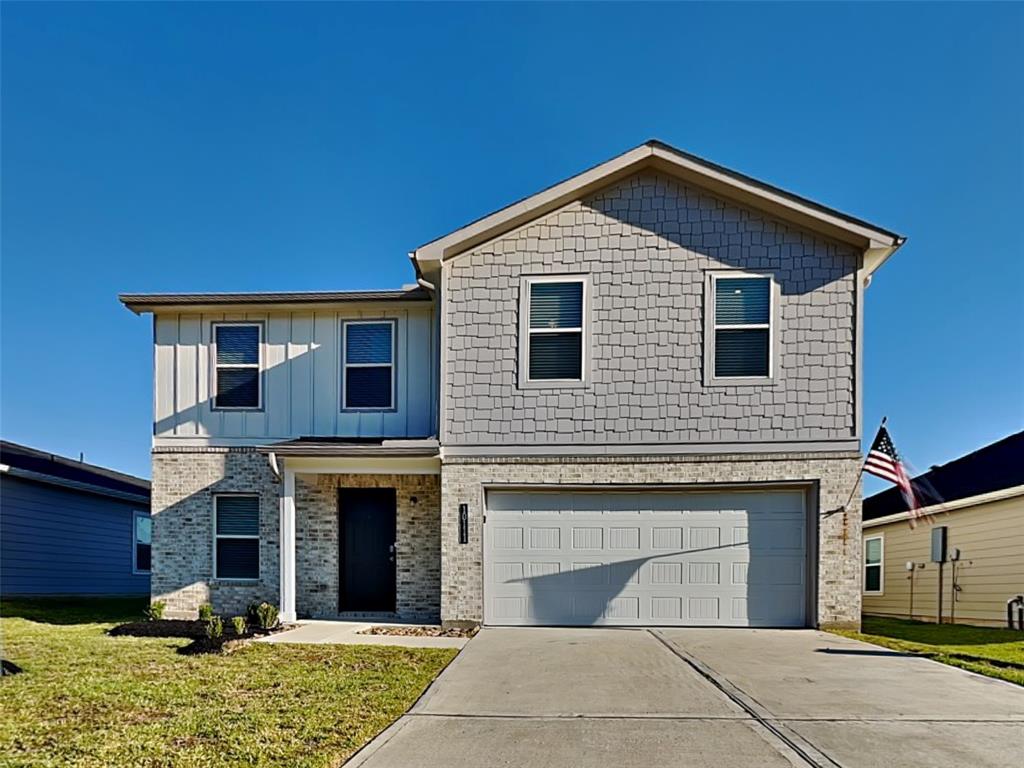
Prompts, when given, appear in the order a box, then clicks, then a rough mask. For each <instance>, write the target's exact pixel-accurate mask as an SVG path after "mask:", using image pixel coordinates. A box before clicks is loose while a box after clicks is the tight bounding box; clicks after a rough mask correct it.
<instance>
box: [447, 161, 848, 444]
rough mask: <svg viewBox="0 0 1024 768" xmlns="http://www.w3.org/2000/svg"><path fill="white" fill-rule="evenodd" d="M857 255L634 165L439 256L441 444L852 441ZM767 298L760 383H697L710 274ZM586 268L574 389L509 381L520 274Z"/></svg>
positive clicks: (515, 369)
mask: <svg viewBox="0 0 1024 768" xmlns="http://www.w3.org/2000/svg"><path fill="white" fill-rule="evenodd" d="M858 261H859V254H858V253H857V252H856V251H855V250H854V249H852V248H850V247H849V246H844V245H840V244H838V243H835V242H832V241H829V240H827V239H825V238H823V237H821V236H815V235H813V234H810V233H808V232H805V231H802V230H799V229H797V228H795V227H793V226H792V225H787V224H785V223H783V222H781V221H778V220H775V219H772V218H770V217H768V216H765V215H764V214H761V213H758V212H756V211H753V210H749V209H745V208H741V207H739V206H737V205H735V204H732V203H729V202H726V201H724V200H721V199H719V198H716V197H714V196H712V195H710V194H708V193H707V192H705V191H702V190H700V189H697V188H694V187H691V186H688V185H686V184H683V183H681V182H679V181H677V180H674V179H671V178H669V177H667V176H663V175H658V174H655V173H652V172H645V173H641V174H639V175H636V176H633V177H631V178H629V179H626V180H624V181H621V182H619V183H617V184H615V185H613V186H611V187H608V188H606V189H604V190H603V191H601V192H599V193H598V194H596V195H594V196H592V197H590V198H587V199H584V200H581V201H579V202H576V203H573V204H571V205H568V206H566V207H565V208H563V209H562V210H560V211H558V212H555V213H552V214H550V215H548V216H545V217H543V218H540V219H538V220H536V221H535V222H532V223H531V224H529V225H527V226H524V227H522V228H520V229H518V230H514V231H513V232H511V233H509V234H507V235H505V236H504V237H501V238H498V239H496V240H494V241H491V242H488V243H486V244H485V245H481V246H479V247H477V248H476V249H475V250H472V251H470V252H468V253H466V254H464V255H461V256H459V257H457V258H455V259H453V260H452V261H451V262H450V263H449V264H448V265H447V266H446V267H445V272H444V289H445V290H444V295H445V302H446V309H445V322H446V327H447V329H448V330H447V333H446V337H445V338H446V350H445V351H446V369H445V371H444V372H443V373H444V375H443V381H444V387H443V389H442V393H443V396H444V397H445V410H444V418H445V423H444V433H443V442H444V444H445V445H495V444H501V445H518V444H538V443H541V444H543V443H559V444H579V443H590V444H610V443H679V444H682V443H716V442H717V443H745V442H759V441H763V442H767V441H781V440H785V441H799V440H803V441H825V440H850V439H851V438H856V437H857V429H858V427H857V423H856V418H857V416H856V408H855V402H854V398H855V395H856V385H855V380H856V370H855V368H856V365H855V354H857V353H858V352H857V350H856V345H855V336H856V311H855V304H856V296H857V290H856V283H855V280H856V272H857V265H858ZM730 269H741V270H750V271H754V272H759V273H766V274H771V275H772V277H773V278H774V280H775V282H776V283H777V284H778V286H779V289H780V296H779V305H780V306H779V307H778V308H777V309H778V311H777V312H776V319H777V324H778V327H776V328H775V329H774V333H775V336H776V341H777V342H778V344H777V346H776V350H777V352H778V359H777V360H776V363H775V369H776V375H775V380H774V382H773V383H772V384H771V385H767V386H765V385H756V386H739V385H731V386H706V384H705V371H704V364H703V361H704V335H705V328H704V301H705V300H704V290H705V275H706V274H707V272H708V271H709V270H716V271H717V270H730ZM543 274H580V275H589V279H590V283H591V294H592V295H591V297H590V301H589V311H590V316H591V318H592V325H591V336H590V339H591V341H590V345H589V350H588V358H589V360H590V364H589V367H590V381H589V382H588V384H587V386H585V387H575V388H571V387H557V386H553V387H546V388H542V389H537V388H521V387H520V386H518V379H519V375H520V371H519V366H520V361H519V359H518V357H519V339H518V334H519V322H518V319H517V318H518V315H519V312H520V309H519V307H520V291H521V282H520V281H521V278H522V277H523V276H529V275H543Z"/></svg>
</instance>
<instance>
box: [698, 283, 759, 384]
mask: <svg viewBox="0 0 1024 768" xmlns="http://www.w3.org/2000/svg"><path fill="white" fill-rule="evenodd" d="M712 288H713V291H712V293H713V296H714V328H713V332H714V336H715V338H714V361H713V365H714V373H713V376H714V378H716V379H766V378H769V377H770V376H771V375H772V373H771V370H772V349H771V347H772V329H771V316H772V298H771V296H772V282H771V278H768V277H751V276H749V275H743V276H731V275H715V276H714V277H713V279H712Z"/></svg>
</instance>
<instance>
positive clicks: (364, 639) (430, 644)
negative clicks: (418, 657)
mask: <svg viewBox="0 0 1024 768" xmlns="http://www.w3.org/2000/svg"><path fill="white" fill-rule="evenodd" d="M298 624H299V626H298V627H296V628H295V629H290V630H288V631H287V632H280V633H278V634H276V635H269V636H268V637H263V638H260V639H259V640H257V641H256V642H258V643H302V644H319V645H323V644H330V645H397V646H401V647H403V648H462V647H463V646H464V645H465V644H466V643H468V642H469V639H468V638H465V637H418V636H415V635H363V634H360V632H362V631H363V630H365V629H369V628H370V627H388V626H392V627H399V626H406V627H407V626H411V625H409V624H388V623H387V622H381V621H300V622H298Z"/></svg>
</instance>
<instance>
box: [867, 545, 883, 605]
mask: <svg viewBox="0 0 1024 768" xmlns="http://www.w3.org/2000/svg"><path fill="white" fill-rule="evenodd" d="M882 550H883V543H882V537H881V536H874V537H872V538H870V539H864V591H865V592H867V593H870V594H879V595H880V594H882Z"/></svg>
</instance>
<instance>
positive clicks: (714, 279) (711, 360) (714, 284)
mask: <svg viewBox="0 0 1024 768" xmlns="http://www.w3.org/2000/svg"><path fill="white" fill-rule="evenodd" d="M750 278H757V279H760V280H767V281H768V322H767V323H742V324H738V325H737V324H720V323H719V322H718V317H717V312H716V310H717V307H718V301H717V297H718V281H719V280H739V279H750ZM775 293H776V285H775V279H774V278H773V277H772V276H771V275H762V274H757V273H756V272H738V271H736V272H714V273H712V274H711V289H710V291H709V293H708V301H709V305H710V306H709V314H710V316H711V322H710V324H709V325H710V331H711V337H712V338H711V339H710V342H711V343H710V345H709V347H710V349H711V354H709V355H708V360H707V364H708V366H710V368H711V373H710V376H708V379H709V380H710V382H712V383H720V384H744V383H750V384H767V383H771V382H772V381H774V379H775V304H776V299H775ZM721 330H725V331H746V330H767V331H768V374H767V375H766V376H719V375H718V371H716V370H715V348H716V347H717V346H718V332H719V331H721Z"/></svg>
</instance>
